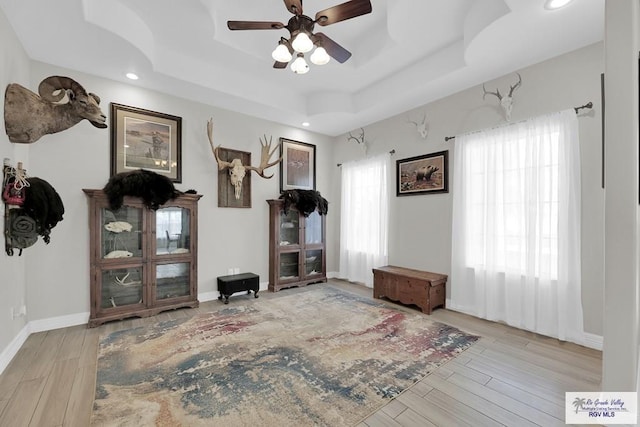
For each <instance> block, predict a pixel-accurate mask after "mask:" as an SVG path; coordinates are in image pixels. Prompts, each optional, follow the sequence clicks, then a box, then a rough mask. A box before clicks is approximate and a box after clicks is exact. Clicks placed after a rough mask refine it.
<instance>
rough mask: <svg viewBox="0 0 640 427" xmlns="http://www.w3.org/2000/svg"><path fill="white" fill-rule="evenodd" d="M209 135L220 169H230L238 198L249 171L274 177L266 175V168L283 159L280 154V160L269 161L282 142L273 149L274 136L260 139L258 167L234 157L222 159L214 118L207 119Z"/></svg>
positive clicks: (262, 175)
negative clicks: (243, 162) (214, 134)
mask: <svg viewBox="0 0 640 427" xmlns="http://www.w3.org/2000/svg"><path fill="white" fill-rule="evenodd" d="M207 136H208V137H209V144H210V145H211V150H212V151H213V156H214V157H215V159H216V163H218V170H223V169H228V170H229V179H230V180H231V184H232V185H233V187H234V195H235V197H236V200H239V199H240V194H241V193H242V180H243V179H244V177H245V175H246V173H247V171H255V172H256V173H257V174H258V175H260V176H261V177H263V178H267V179H269V178H271V177H273V175H269V176H265V174H264V171H265V169H267V168H270V167H271V166H275V165H277V164H278V163H280V162H281V161H282V156H280V158H278V160H275V161H273V162H269V160H270V159H271V156H272V155H273V153H275V151H276V149H277V148H278V147H279V146H280V144H281V143H279V144H278V145H276V146H275V147H274V148H273V150H272V149H271V142H272V138H269V142H267V136H266V135H265V136H264V143H263V142H262V140H260V144H261V145H262V151H261V153H260V166H258V167H255V166H248V165H243V164H242V161H241V160H240V159H233V160H232V161H230V162H227V161H225V160H220V156H219V155H218V150H219V149H220V145H218V146H217V147H216V146H215V145H214V143H213V118H211V119H209V121H207Z"/></svg>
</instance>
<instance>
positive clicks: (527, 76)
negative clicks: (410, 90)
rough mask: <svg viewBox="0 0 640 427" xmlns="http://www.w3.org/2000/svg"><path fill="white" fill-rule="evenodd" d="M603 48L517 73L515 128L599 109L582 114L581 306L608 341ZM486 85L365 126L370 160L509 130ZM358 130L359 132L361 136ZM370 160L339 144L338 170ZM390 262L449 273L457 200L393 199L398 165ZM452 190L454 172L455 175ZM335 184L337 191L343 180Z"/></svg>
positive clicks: (343, 140)
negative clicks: (424, 129) (423, 131)
mask: <svg viewBox="0 0 640 427" xmlns="http://www.w3.org/2000/svg"><path fill="white" fill-rule="evenodd" d="M603 55H604V53H603V44H602V43H598V44H595V45H592V46H588V47H586V48H583V49H580V50H577V51H574V52H571V53H569V54H566V55H563V56H560V57H558V58H554V59H551V60H548V61H545V62H542V63H540V64H536V65H533V66H531V67H527V68H524V69H522V70H518V71H519V72H520V74H521V76H522V87H520V88H519V89H517V90H516V92H514V99H515V101H514V107H513V112H512V117H511V120H512V121H518V120H522V119H525V118H528V117H533V116H536V115H541V114H545V113H550V112H555V111H560V110H564V109H567V108H572V107H575V106H580V105H583V104H586V103H587V102H588V101H592V102H593V103H594V108H593V109H592V110H591V111H586V112H585V111H584V110H582V112H581V114H580V119H579V123H580V147H581V154H580V155H581V162H582V302H583V307H584V327H585V331H586V332H588V333H591V334H595V335H601V334H602V316H603V308H602V297H603V281H604V266H603V262H604V261H603V258H604V229H603V228H604V190H603V189H602V188H601V161H602V155H601V151H602V145H601V141H602V139H601V129H602V127H601V111H602V110H601V94H600V75H601V73H602V72H603V71H604V68H603V67H604V62H603ZM516 81H517V77H516V75H515V73H514V74H510V75H507V76H504V77H502V78H499V79H497V80H495V81H490V82H487V84H486V88H487V90H492V91H495V89H496V88H499V89H500V92H501V93H505V92H506V91H508V89H509V86H510V85H512V84H514V83H515V82H516ZM482 93H483V92H482V86H474V87H471V88H469V89H467V90H464V91H461V92H459V93H457V94H454V95H451V96H448V97H446V98H443V99H440V100H438V101H436V102H433V103H430V104H427V105H425V106H424V107H423V108H418V109H415V110H412V111H409V112H406V113H404V114H400V115H398V116H395V117H391V118H389V119H387V120H383V121H381V122H378V123H374V124H371V125H369V126H366V127H365V136H366V139H367V141H368V142H369V154H375V153H380V152H383V151H389V150H391V149H395V150H396V153H395V154H394V156H393V157H392V159H393V160H394V161H395V160H398V159H404V158H408V157H412V156H417V155H421V154H427V153H432V152H437V151H442V150H449V164H450V165H452V163H453V161H452V159H453V156H455V143H454V142H453V141H450V142H445V141H444V138H445V137H446V136H454V135H456V134H461V133H465V132H469V131H473V130H478V129H484V128H487V127H491V126H496V125H500V124H503V123H505V120H504V119H503V116H502V112H501V111H500V110H499V109H498V103H497V99H496V98H495V97H493V96H488V97H487V98H486V100H484V101H483V99H482ZM425 112H426V114H427V122H428V124H429V127H430V132H429V135H428V137H427V138H426V140H424V139H422V138H421V137H420V136H419V135H418V132H417V131H416V129H415V126H414V125H412V124H409V123H408V120H412V121H418V122H419V121H421V120H422V117H423V115H424V113H425ZM357 132H359V131H356V133H357ZM364 155H365V153H364V151H363V150H362V149H361V147H359V146H358V145H357V144H355V143H354V142H352V141H350V142H347V135H345V136H343V137H340V138H337V140H336V148H335V161H336V162H337V163H341V162H345V161H348V160H352V159H357V158H361V157H362V156H364ZM392 169H393V174H394V176H393V178H392V182H391V185H392V188H393V192H392V197H391V213H390V216H391V227H390V230H389V240H390V242H389V263H390V264H395V265H401V266H405V267H410V268H417V269H423V270H429V271H435V272H439V273H445V274H449V273H450V266H451V206H452V193H451V192H449V193H446V194H432V195H419V196H403V197H396V196H395V186H396V179H395V173H396V169H395V164H394V165H393V168H392ZM449 179H450V181H449V186H450V188H451V182H452V181H451V179H452V172H451V170H450V171H449ZM336 181H337V182H335V183H334V191H335V189H339V186H340V183H339V179H337V180H336Z"/></svg>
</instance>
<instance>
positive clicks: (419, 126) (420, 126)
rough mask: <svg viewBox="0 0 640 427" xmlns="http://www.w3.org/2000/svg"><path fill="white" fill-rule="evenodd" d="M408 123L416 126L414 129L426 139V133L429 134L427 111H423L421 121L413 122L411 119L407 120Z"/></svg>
mask: <svg viewBox="0 0 640 427" xmlns="http://www.w3.org/2000/svg"><path fill="white" fill-rule="evenodd" d="M408 122H409V123H411V124H413V125H414V126H415V127H416V130H417V131H418V133H419V134H420V136H421V137H422V139H427V135H428V134H429V124H428V123H427V113H424V117H423V118H422V123H418V122H414V121H413V120H409V121H408Z"/></svg>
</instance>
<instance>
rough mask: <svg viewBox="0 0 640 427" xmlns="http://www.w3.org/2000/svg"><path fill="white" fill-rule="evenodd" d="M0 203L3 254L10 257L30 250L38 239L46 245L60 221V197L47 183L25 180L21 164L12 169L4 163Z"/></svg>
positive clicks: (6, 161)
mask: <svg viewBox="0 0 640 427" xmlns="http://www.w3.org/2000/svg"><path fill="white" fill-rule="evenodd" d="M2 182H3V185H2V200H3V201H4V202H5V214H4V235H5V250H6V252H7V255H9V256H12V255H13V250H14V249H19V250H20V252H19V253H18V255H22V249H24V248H28V247H29V246H33V245H34V244H35V243H36V242H37V241H38V235H40V236H42V238H43V240H44V241H45V243H47V244H48V243H49V241H50V234H51V229H52V228H53V227H55V226H56V224H57V223H58V222H60V221H61V220H62V216H63V214H64V205H63V203H62V199H61V198H60V195H59V194H58V193H57V192H56V190H55V189H54V188H53V187H52V186H51V184H49V183H48V182H47V181H45V180H44V179H41V178H36V177H27V174H26V171H25V170H23V169H22V164H21V163H18V167H17V169H16V168H13V167H12V166H10V165H9V164H8V159H5V162H4V167H3V181H2Z"/></svg>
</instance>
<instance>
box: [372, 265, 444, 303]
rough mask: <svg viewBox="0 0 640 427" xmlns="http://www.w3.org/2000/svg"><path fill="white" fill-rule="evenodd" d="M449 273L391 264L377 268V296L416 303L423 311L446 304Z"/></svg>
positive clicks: (375, 282)
mask: <svg viewBox="0 0 640 427" xmlns="http://www.w3.org/2000/svg"><path fill="white" fill-rule="evenodd" d="M446 286H447V275H446V274H438V273H430V272H427V271H420V270H412V269H410V268H404V267H396V266H393V265H387V266H385V267H378V268H374V269H373V297H374V298H382V297H387V298H388V299H390V300H393V301H399V302H401V303H403V304H415V305H417V306H418V307H420V309H421V310H422V312H423V313H426V314H431V311H432V310H433V309H434V308H436V307H440V306H441V307H443V308H444V307H445V299H446Z"/></svg>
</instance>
